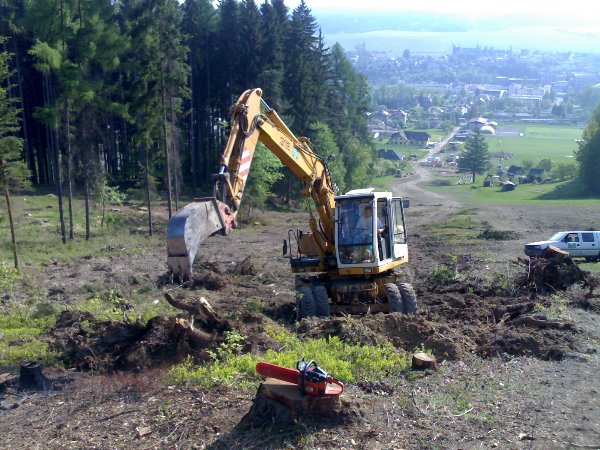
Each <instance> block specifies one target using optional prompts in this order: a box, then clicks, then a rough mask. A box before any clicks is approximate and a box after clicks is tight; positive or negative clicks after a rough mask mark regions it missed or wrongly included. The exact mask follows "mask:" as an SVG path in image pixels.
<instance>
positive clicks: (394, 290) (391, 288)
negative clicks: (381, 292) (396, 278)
mask: <svg viewBox="0 0 600 450" xmlns="http://www.w3.org/2000/svg"><path fill="white" fill-rule="evenodd" d="M383 287H384V288H385V294H386V295H387V299H388V304H389V305H390V312H391V313H393V312H404V311H403V308H402V294H401V293H400V290H399V289H398V286H396V285H395V284H394V283H386V284H384V285H383Z"/></svg>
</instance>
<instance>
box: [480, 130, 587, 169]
mask: <svg viewBox="0 0 600 450" xmlns="http://www.w3.org/2000/svg"><path fill="white" fill-rule="evenodd" d="M498 128H499V133H498V135H496V136H492V137H490V138H488V139H487V140H486V142H487V143H488V148H489V151H490V153H496V152H508V153H512V154H514V157H513V158H512V159H510V160H505V161H502V165H507V166H510V165H512V164H515V165H520V163H521V162H522V161H523V160H524V159H529V160H531V161H533V162H534V163H535V162H539V161H540V160H541V159H543V158H550V159H551V160H552V161H553V162H554V163H555V164H557V163H563V162H573V163H574V162H575V161H574V158H573V152H574V151H575V150H577V142H576V140H578V139H581V135H582V133H583V128H582V127H575V126H558V125H557V126H553V125H537V124H524V123H518V124H500V125H499V127H498ZM503 130H506V131H503ZM519 133H522V134H523V136H520V135H519ZM492 163H494V165H495V164H498V163H499V161H498V160H497V159H493V160H492Z"/></svg>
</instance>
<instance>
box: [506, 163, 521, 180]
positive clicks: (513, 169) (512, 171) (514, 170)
mask: <svg viewBox="0 0 600 450" xmlns="http://www.w3.org/2000/svg"><path fill="white" fill-rule="evenodd" d="M506 173H507V174H508V176H509V177H510V178H512V177H518V176H519V175H523V169H522V168H521V167H519V166H515V165H512V166H510V167H509V168H508V170H507V171H506Z"/></svg>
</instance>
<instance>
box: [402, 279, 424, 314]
mask: <svg viewBox="0 0 600 450" xmlns="http://www.w3.org/2000/svg"><path fill="white" fill-rule="evenodd" d="M398 290H399V291H400V295H401V296H402V312H403V313H404V314H419V307H418V306H417V294H415V290H414V289H413V287H412V286H411V285H410V284H408V283H398Z"/></svg>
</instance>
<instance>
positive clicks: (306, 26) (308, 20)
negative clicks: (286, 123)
mask: <svg viewBox="0 0 600 450" xmlns="http://www.w3.org/2000/svg"><path fill="white" fill-rule="evenodd" d="M319 44H320V41H319V37H318V36H317V22H316V20H315V18H314V17H313V16H312V15H311V11H310V9H309V8H308V6H306V3H305V2H304V0H302V1H301V2H300V5H298V7H297V8H296V9H294V11H293V13H292V18H291V22H290V28H289V33H288V36H287V39H286V44H285V56H286V61H285V70H286V72H285V76H284V80H285V81H284V89H283V90H284V96H285V101H286V103H287V107H286V110H285V111H284V113H285V114H286V115H287V116H288V117H290V118H291V119H290V122H291V124H290V126H291V129H292V130H293V131H294V133H296V134H297V135H299V136H304V135H307V134H308V132H309V130H310V125H311V124H312V123H314V122H317V121H319V120H320V119H321V118H322V117H321V116H320V113H322V112H323V108H322V106H323V103H324V96H323V88H324V85H325V81H326V80H325V78H324V77H323V76H319V75H321V74H322V68H323V66H322V54H321V48H320V45H319Z"/></svg>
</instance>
